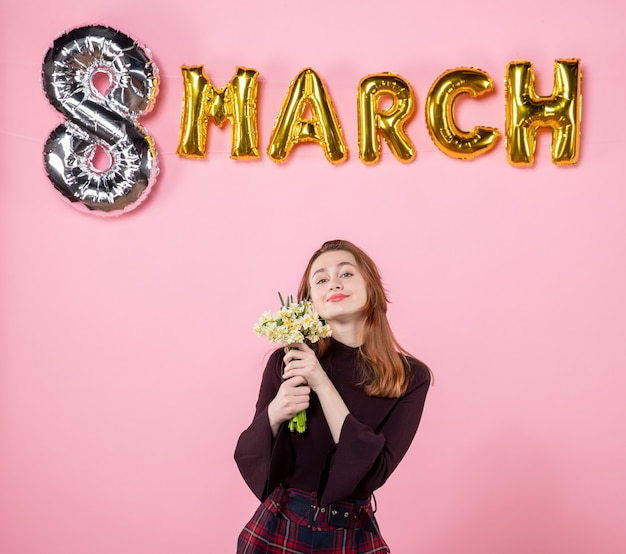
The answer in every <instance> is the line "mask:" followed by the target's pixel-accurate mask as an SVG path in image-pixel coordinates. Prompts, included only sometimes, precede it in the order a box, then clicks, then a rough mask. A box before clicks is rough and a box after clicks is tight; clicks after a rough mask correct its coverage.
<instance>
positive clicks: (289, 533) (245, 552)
mask: <svg viewBox="0 0 626 554" xmlns="http://www.w3.org/2000/svg"><path fill="white" fill-rule="evenodd" d="M382 552H389V547H388V546H387V543H385V541H384V540H383V538H382V537H381V536H380V530H379V529H378V524H377V522H376V518H375V517H374V513H373V511H372V506H371V504H370V500H369V499H368V500H353V501H344V502H338V503H336V504H332V505H330V506H324V507H320V506H318V505H317V499H316V494H315V493H314V492H313V493H309V492H306V491H301V490H298V489H291V488H283V487H278V488H277V489H276V490H275V491H274V492H273V493H272V494H271V495H270V496H269V497H268V498H267V499H266V500H265V501H264V502H263V503H262V504H261V505H260V506H259V507H258V509H257V511H256V512H255V514H254V516H253V517H252V519H251V520H250V521H249V522H248V523H247V524H246V526H245V527H244V529H243V531H242V532H241V534H240V535H239V539H238V541H237V554H273V553H280V554H285V553H288V554H335V553H336V554H375V553H382Z"/></svg>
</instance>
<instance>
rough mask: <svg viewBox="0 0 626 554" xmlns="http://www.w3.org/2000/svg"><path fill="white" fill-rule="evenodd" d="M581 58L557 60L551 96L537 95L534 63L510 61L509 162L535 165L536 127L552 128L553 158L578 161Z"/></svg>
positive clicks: (507, 83)
mask: <svg viewBox="0 0 626 554" xmlns="http://www.w3.org/2000/svg"><path fill="white" fill-rule="evenodd" d="M581 78H582V73H581V71H580V60H577V59H570V60H556V61H555V62H554V87H553V90H552V95H551V96H538V95H537V92H536V90H535V76H534V72H533V66H532V64H531V63H530V62H528V61H520V62H512V63H510V64H508V66H507V70H506V76H505V87H504V88H505V95H506V144H507V152H508V158H509V162H510V163H511V164H512V165H515V166H529V165H532V163H533V160H534V155H535V146H536V137H537V130H538V129H539V128H541V127H548V128H550V129H552V161H553V162H554V163H555V164H559V165H564V164H575V163H576V162H577V161H578V152H579V142H580V136H579V135H580V120H581V106H582V95H581Z"/></svg>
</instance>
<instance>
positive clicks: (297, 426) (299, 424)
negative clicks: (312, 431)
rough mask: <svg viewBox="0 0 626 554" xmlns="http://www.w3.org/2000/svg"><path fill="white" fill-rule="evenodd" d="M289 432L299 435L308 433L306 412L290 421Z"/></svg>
mask: <svg viewBox="0 0 626 554" xmlns="http://www.w3.org/2000/svg"><path fill="white" fill-rule="evenodd" d="M289 430H290V431H292V432H293V431H296V432H298V433H304V432H305V431H306V411H305V410H302V411H301V412H298V413H297V414H296V415H295V416H293V417H292V418H291V419H290V420H289Z"/></svg>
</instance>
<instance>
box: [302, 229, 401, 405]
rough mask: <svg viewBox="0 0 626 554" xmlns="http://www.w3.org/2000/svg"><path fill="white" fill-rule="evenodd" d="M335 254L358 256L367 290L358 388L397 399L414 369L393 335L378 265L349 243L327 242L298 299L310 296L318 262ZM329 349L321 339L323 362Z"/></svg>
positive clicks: (316, 253)
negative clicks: (330, 253) (328, 254)
mask: <svg viewBox="0 0 626 554" xmlns="http://www.w3.org/2000/svg"><path fill="white" fill-rule="evenodd" d="M334 250H343V251H345V252H349V253H350V254H352V255H353V256H354V259H355V260H356V263H357V267H358V269H359V270H360V272H361V273H362V275H363V278H364V279H365V283H366V287H367V302H366V304H365V307H364V308H363V315H364V317H365V321H364V324H363V335H362V338H363V341H362V344H361V346H360V347H359V358H360V359H359V369H360V371H361V374H362V379H361V381H360V382H359V383H358V384H359V385H361V386H363V388H364V390H365V392H366V394H368V395H369V396H382V397H387V398H397V397H399V396H400V395H401V394H403V393H404V392H406V390H407V388H408V386H409V383H410V380H411V368H410V366H409V363H408V361H407V359H406V357H407V356H410V354H409V353H408V352H407V351H406V350H404V349H403V348H402V347H401V346H400V345H399V344H398V341H397V340H396V339H395V337H394V336H393V332H392V331H391V327H390V325H389V321H388V320H387V304H388V303H389V300H388V298H387V293H386V291H385V289H384V287H383V282H382V279H381V276H380V272H379V271H378V268H377V267H376V264H375V263H374V261H373V260H372V259H371V258H370V257H369V256H368V255H367V254H366V253H365V252H363V250H361V249H360V248H358V247H357V246H355V245H354V244H352V243H351V242H349V241H347V240H331V241H328V242H325V243H324V244H322V246H321V248H320V249H319V250H317V251H316V252H315V253H314V254H313V255H312V256H311V259H310V260H309V264H308V265H307V268H306V271H305V272H304V275H303V276H302V281H301V282H300V288H299V289H298V297H299V299H300V300H302V299H304V298H308V296H309V289H310V285H309V277H310V275H309V274H310V273H311V267H312V266H313V263H314V262H315V260H316V259H317V258H319V257H320V256H321V255H322V254H324V253H325V252H329V251H334ZM329 347H330V339H321V340H320V341H319V343H318V349H317V355H318V357H320V358H321V357H322V356H323V355H324V353H325V352H326V351H327V350H328V348H329Z"/></svg>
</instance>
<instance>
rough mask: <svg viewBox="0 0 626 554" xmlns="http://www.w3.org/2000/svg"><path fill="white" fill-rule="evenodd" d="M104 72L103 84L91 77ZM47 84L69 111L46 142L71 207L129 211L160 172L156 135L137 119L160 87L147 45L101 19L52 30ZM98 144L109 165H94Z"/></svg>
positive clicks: (52, 174) (55, 178)
mask: <svg viewBox="0 0 626 554" xmlns="http://www.w3.org/2000/svg"><path fill="white" fill-rule="evenodd" d="M99 74H104V75H105V76H107V77H108V87H107V88H106V90H105V91H104V92H101V91H100V90H99V89H98V88H97V87H96V85H95V83H94V81H95V80H96V79H97V78H98V76H99ZM42 82H43V87H44V91H45V93H46V96H47V97H48V100H49V101H50V103H51V105H52V106H53V107H54V108H55V109H56V110H57V111H59V112H60V113H61V114H62V115H63V116H64V117H65V118H66V119H67V121H65V122H64V123H62V124H61V125H59V126H58V127H57V128H56V129H54V131H52V133H51V134H50V136H49V138H48V140H47V142H46V145H45V147H44V160H45V166H46V171H47V173H48V177H49V178H50V180H51V181H52V183H53V185H54V187H55V188H56V189H57V190H58V191H59V192H61V194H63V196H64V197H65V198H67V199H68V200H69V201H70V202H72V203H73V205H75V206H76V207H79V208H81V209H84V210H86V211H89V212H91V213H96V214H98V215H112V214H119V213H123V212H126V211H130V210H131V209H133V208H135V207H136V206H137V205H139V203H140V202H141V201H142V200H144V199H145V197H146V196H147V194H148V192H149V190H150V188H151V187H152V185H153V184H154V182H155V181H156V176H157V174H158V158H157V152H156V148H155V146H154V141H153V140H152V138H151V137H150V136H149V135H148V134H147V133H146V132H145V130H144V129H143V127H142V126H141V125H140V124H139V123H138V122H137V118H138V117H139V116H140V115H143V114H145V113H147V112H149V111H150V110H151V109H152V108H153V106H154V101H155V97H156V95H157V92H158V68H157V67H156V65H155V64H154V62H153V61H152V59H151V55H150V52H149V51H148V50H147V49H144V48H142V47H141V46H139V45H138V44H137V43H136V42H134V41H133V40H132V39H131V38H130V37H128V36H127V35H125V34H123V33H121V32H119V31H116V30H115V29H111V28H109V27H104V26H86V27H80V28H77V29H74V30H72V31H69V32H67V33H65V34H64V35H62V36H60V37H59V38H57V39H56V40H55V41H54V43H53V45H52V46H51V47H50V48H49V49H48V51H47V52H46V55H45V57H44V62H43V67H42ZM98 148H102V149H103V150H104V151H105V153H106V154H107V158H108V161H109V165H108V167H106V168H104V169H98V168H96V167H95V165H94V157H95V155H96V152H97V150H98Z"/></svg>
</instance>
